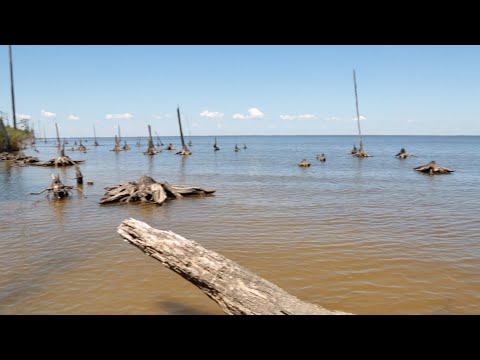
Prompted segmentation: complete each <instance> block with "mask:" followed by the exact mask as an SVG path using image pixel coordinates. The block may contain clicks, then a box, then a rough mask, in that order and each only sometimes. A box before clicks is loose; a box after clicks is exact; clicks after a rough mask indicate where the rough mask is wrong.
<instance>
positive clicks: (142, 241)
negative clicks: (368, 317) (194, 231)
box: [117, 219, 348, 315]
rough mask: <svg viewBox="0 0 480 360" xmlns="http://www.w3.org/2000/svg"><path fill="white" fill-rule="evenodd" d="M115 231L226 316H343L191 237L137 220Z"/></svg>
mask: <svg viewBox="0 0 480 360" xmlns="http://www.w3.org/2000/svg"><path fill="white" fill-rule="evenodd" d="M117 232H118V233H119V234H120V235H121V236H122V237H123V238H124V239H125V240H126V241H127V242H129V243H130V244H132V245H134V246H136V247H137V248H138V249H140V250H141V251H143V252H144V253H146V254H147V255H149V256H151V257H153V258H154V259H156V260H158V261H160V262H161V263H162V264H163V265H165V266H166V267H167V268H169V269H170V270H172V271H174V272H176V273H177V274H179V275H180V276H182V277H183V278H184V279H186V280H188V281H190V282H191V283H192V284H194V285H195V286H197V287H198V288H199V289H200V290H202V291H203V292H204V293H205V294H206V295H207V296H208V297H209V298H211V299H212V300H214V301H215V302H216V303H217V304H218V305H219V306H220V307H221V308H222V310H223V311H224V312H225V313H226V314H229V315H347V314H348V313H344V312H340V311H330V310H327V309H325V308H323V307H321V306H318V305H315V304H310V303H307V302H304V301H302V300H300V299H298V298H297V297H295V296H293V295H291V294H289V293H287V292H286V291H284V290H283V289H281V288H279V287H278V286H277V285H275V284H273V283H271V282H270V281H268V280H265V279H263V278H261V277H259V276H258V275H256V274H254V273H252V272H251V271H249V270H247V269H245V268H244V267H242V266H240V265H238V264H237V263H235V262H234V261H232V260H230V259H227V258H226V257H224V256H223V255H220V254H218V253H216V252H214V251H211V250H208V249H205V248H204V247H202V246H201V245H200V244H198V243H197V242H195V241H192V240H187V239H185V238H184V237H182V236H180V235H177V234H175V233H174V232H171V231H163V230H158V229H154V228H152V227H150V226H149V225H148V224H146V223H144V222H141V221H138V220H135V219H127V220H124V221H123V222H122V223H121V224H120V226H119V227H118V230H117Z"/></svg>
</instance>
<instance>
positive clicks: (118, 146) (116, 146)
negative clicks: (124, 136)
mask: <svg viewBox="0 0 480 360" xmlns="http://www.w3.org/2000/svg"><path fill="white" fill-rule="evenodd" d="M110 151H114V152H116V153H118V152H120V151H123V149H122V148H121V147H120V140H119V139H118V136H117V135H115V146H114V148H113V150H110Z"/></svg>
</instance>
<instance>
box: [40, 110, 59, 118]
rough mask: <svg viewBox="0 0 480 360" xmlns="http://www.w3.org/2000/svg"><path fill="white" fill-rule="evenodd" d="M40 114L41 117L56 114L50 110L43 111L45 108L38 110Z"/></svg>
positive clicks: (50, 116)
mask: <svg viewBox="0 0 480 360" xmlns="http://www.w3.org/2000/svg"><path fill="white" fill-rule="evenodd" d="M40 114H41V115H42V117H46V118H52V117H55V116H57V114H55V113H53V112H50V111H45V110H42V111H40Z"/></svg>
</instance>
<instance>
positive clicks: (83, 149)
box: [77, 140, 87, 152]
mask: <svg viewBox="0 0 480 360" xmlns="http://www.w3.org/2000/svg"><path fill="white" fill-rule="evenodd" d="M77 150H78V151H82V152H87V148H86V147H85V145H83V144H82V140H80V145H79V146H78V149H77Z"/></svg>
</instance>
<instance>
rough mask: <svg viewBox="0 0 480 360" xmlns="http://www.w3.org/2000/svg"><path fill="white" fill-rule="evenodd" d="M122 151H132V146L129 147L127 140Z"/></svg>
mask: <svg viewBox="0 0 480 360" xmlns="http://www.w3.org/2000/svg"><path fill="white" fill-rule="evenodd" d="M122 149H123V150H125V151H127V150H130V149H131V147H130V146H128V144H127V140H125V145H123V148H122Z"/></svg>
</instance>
